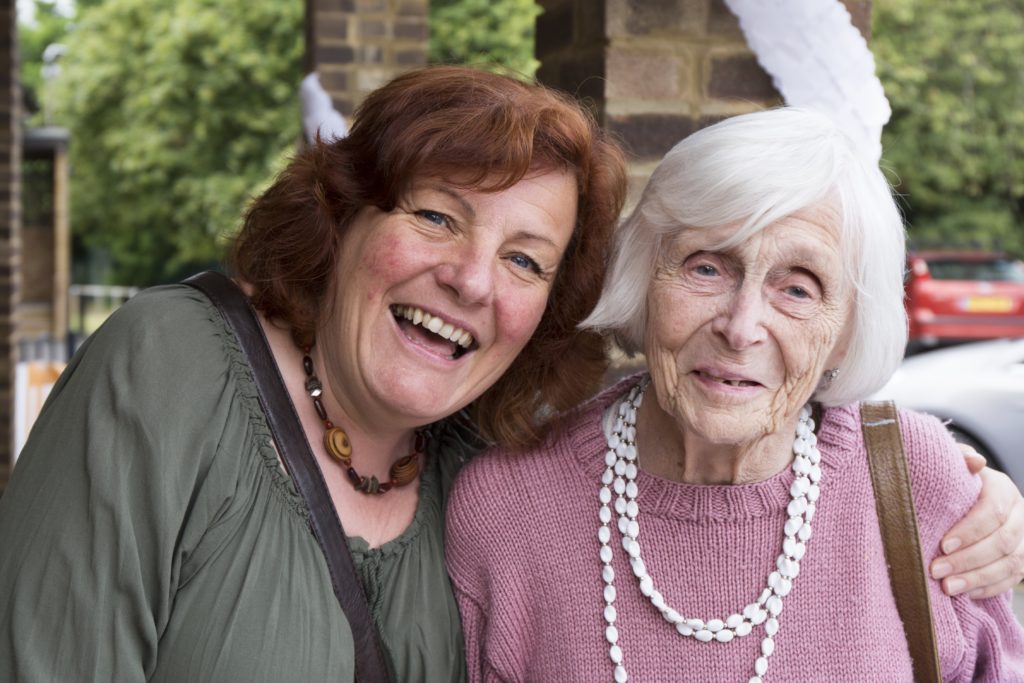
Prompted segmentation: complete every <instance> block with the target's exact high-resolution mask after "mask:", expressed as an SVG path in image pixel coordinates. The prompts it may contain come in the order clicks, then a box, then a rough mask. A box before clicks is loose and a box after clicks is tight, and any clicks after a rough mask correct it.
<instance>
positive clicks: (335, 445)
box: [299, 343, 427, 495]
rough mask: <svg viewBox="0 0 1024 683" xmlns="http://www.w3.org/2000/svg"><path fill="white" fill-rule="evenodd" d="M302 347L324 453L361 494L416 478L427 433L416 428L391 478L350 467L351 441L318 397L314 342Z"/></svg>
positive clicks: (382, 490) (379, 492)
mask: <svg viewBox="0 0 1024 683" xmlns="http://www.w3.org/2000/svg"><path fill="white" fill-rule="evenodd" d="M299 348H300V349H301V350H302V354H303V355H302V369H303V370H305V371H306V391H307V392H308V393H309V395H310V397H311V398H312V399H313V407H314V408H316V414H317V416H318V417H319V418H320V419H321V420H322V421H323V423H324V429H325V430H326V431H324V448H325V449H326V450H327V453H328V454H329V455H330V456H331V457H332V458H334V459H335V460H336V461H338V462H339V463H340V464H341V466H342V467H344V468H345V474H346V475H348V480H349V481H350V482H351V483H352V486H353V487H355V489H356V490H357V491H359V492H361V493H365V494H367V495H383V494H385V493H387V492H388V491H390V490H391V489H392V488H395V487H398V486H405V485H406V484H409V483H411V482H413V481H415V480H416V476H417V475H418V474H419V473H420V462H419V461H420V456H421V455H422V454H423V450H424V448H426V445H427V436H426V433H425V432H424V431H423V430H417V431H416V439H415V441H414V443H413V450H412V453H410V454H409V455H406V456H403V457H401V458H399V459H398V460H396V461H395V462H394V463H393V464H392V465H391V469H390V471H389V472H388V475H389V476H390V479H389V480H388V481H383V482H382V481H380V480H379V479H377V477H376V475H371V476H369V477H365V476H363V475H361V474H359V473H358V472H356V468H355V467H353V466H352V442H351V441H349V438H348V434H347V433H346V432H345V430H344V429H342V428H341V427H338V426H336V425H335V424H334V423H333V422H331V421H330V420H329V419H328V418H327V409H326V408H324V404H323V401H321V400H320V397H321V396H322V395H323V393H324V387H323V384H322V383H321V382H320V379H319V378H318V377H317V376H316V374H315V373H314V372H313V358H312V356H310V352H311V351H312V350H313V344H312V343H310V344H306V345H300V346H299Z"/></svg>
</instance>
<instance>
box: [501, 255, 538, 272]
mask: <svg viewBox="0 0 1024 683" xmlns="http://www.w3.org/2000/svg"><path fill="white" fill-rule="evenodd" d="M508 260H509V261H511V262H512V263H514V264H515V265H517V266H519V267H520V268H523V269H525V270H530V271H533V272H534V273H537V274H538V275H539V274H540V272H541V269H540V266H539V265H537V262H536V261H534V260H533V259H532V258H530V257H529V256H526V255H524V254H513V255H512V256H509V258H508Z"/></svg>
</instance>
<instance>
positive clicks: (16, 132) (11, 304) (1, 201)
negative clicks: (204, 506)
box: [0, 2, 21, 491]
mask: <svg viewBox="0 0 1024 683" xmlns="http://www.w3.org/2000/svg"><path fill="white" fill-rule="evenodd" d="M17 36H18V34H17V12H16V10H15V4H14V3H13V2H6V3H3V5H2V7H0V491H2V490H3V487H4V485H5V484H6V483H7V478H8V476H9V475H10V465H11V462H12V460H13V455H12V449H13V441H14V439H13V431H12V427H13V423H14V361H15V358H14V344H13V337H14V312H15V305H16V303H17V296H18V292H17V287H16V284H15V283H16V281H17V269H18V252H19V248H20V245H19V243H20V233H21V88H20V85H19V82H18V40H17Z"/></svg>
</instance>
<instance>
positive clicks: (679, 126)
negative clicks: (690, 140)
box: [537, 0, 871, 199]
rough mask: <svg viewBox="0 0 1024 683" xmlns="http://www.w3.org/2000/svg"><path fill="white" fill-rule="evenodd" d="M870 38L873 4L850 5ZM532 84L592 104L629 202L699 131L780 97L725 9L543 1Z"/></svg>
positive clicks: (634, 1)
mask: <svg viewBox="0 0 1024 683" xmlns="http://www.w3.org/2000/svg"><path fill="white" fill-rule="evenodd" d="M845 4H846V5H847V7H848V8H849V10H850V13H851V15H852V16H853V19H854V23H855V24H856V25H857V26H858V27H859V28H860V29H861V31H862V32H864V33H865V35H867V33H868V31H869V30H870V19H871V2H870V0H846V2H845ZM540 5H541V6H542V8H543V9H544V13H543V14H541V15H540V16H539V17H538V18H537V59H539V60H540V61H541V67H540V69H539V70H538V72H537V76H538V78H539V79H540V80H541V81H543V82H545V83H548V84H550V85H554V86H557V87H560V88H563V89H565V90H568V91H569V92H572V93H575V94H577V95H578V96H581V97H583V98H585V100H586V101H588V102H590V103H591V104H592V105H593V107H594V108H595V111H596V113H597V115H598V117H599V119H600V120H601V122H602V123H603V124H604V125H605V126H606V127H607V128H608V129H610V130H611V131H613V132H614V133H616V134H617V135H618V137H619V139H620V140H621V141H622V142H623V144H624V146H625V147H626V149H627V151H628V153H629V158H630V161H631V164H630V184H631V192H630V196H631V198H633V199H635V198H636V196H637V193H638V190H639V188H640V187H642V186H643V184H644V183H645V182H646V180H647V178H648V177H649V175H650V173H651V171H652V170H653V168H654V166H655V165H656V164H657V161H658V160H659V159H660V158H661V157H662V155H664V153H665V152H667V151H668V149H669V148H670V147H671V146H672V145H673V144H675V143H676V142H678V141H679V140H680V139H682V138H684V137H686V136H687V135H689V134H690V133H692V132H693V131H695V130H698V129H699V128H701V127H703V126H706V125H709V124H711V123H714V122H716V121H719V120H721V119H722V118H725V117H728V116H733V115H736V114H742V113H746V112H750V111H755V110H757V109H760V108H763V107H766V106H771V105H774V104H777V103H778V102H779V101H780V97H779V94H778V93H777V92H776V90H775V88H774V87H773V86H772V83H771V79H770V78H769V77H768V75H767V74H766V73H765V72H764V71H763V70H762V69H761V67H760V66H759V65H758V64H757V60H756V59H755V57H754V55H753V53H752V52H751V51H750V49H749V48H748V47H747V44H746V42H745V40H744V38H743V33H742V32H741V31H740V28H739V23H738V21H737V20H736V17H735V16H734V15H733V14H732V12H730V11H729V8H728V7H727V6H726V5H725V3H724V2H723V0H540Z"/></svg>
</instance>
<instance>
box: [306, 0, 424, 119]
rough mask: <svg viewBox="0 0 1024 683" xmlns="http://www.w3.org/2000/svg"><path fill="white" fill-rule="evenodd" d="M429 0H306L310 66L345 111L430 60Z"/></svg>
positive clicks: (335, 102)
mask: <svg viewBox="0 0 1024 683" xmlns="http://www.w3.org/2000/svg"><path fill="white" fill-rule="evenodd" d="M428 8H429V3H428V0H306V54H307V60H306V63H307V68H308V69H314V68H315V69H317V70H318V71H319V72H320V82H321V84H322V85H323V86H324V89H325V90H327V92H328V93H330V94H331V97H332V99H333V100H334V106H335V108H336V109H337V110H338V111H340V112H341V113H342V114H344V115H345V116H349V115H351V113H352V111H353V109H355V106H356V105H357V104H359V103H360V102H361V101H362V100H363V98H364V97H366V95H367V94H368V93H369V92H370V91H372V90H374V89H376V88H377V87H378V86H380V85H383V84H384V83H386V82H387V81H389V80H391V79H392V78H394V77H395V76H397V75H398V74H400V73H402V72H403V71H407V70H408V69H411V68H414V67H417V66H422V65H424V64H426V63H427V39H428V38H429V36H430V31H429V25H428Z"/></svg>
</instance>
